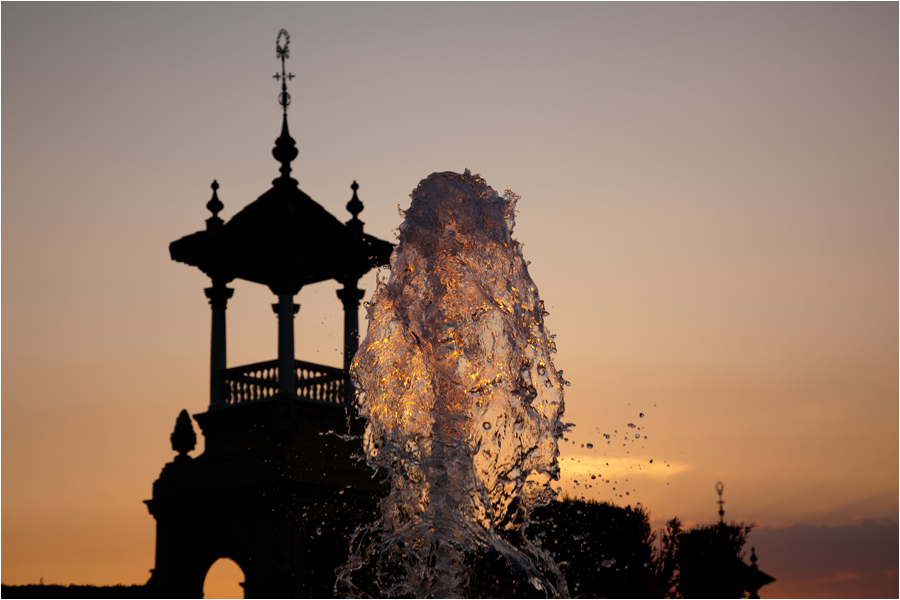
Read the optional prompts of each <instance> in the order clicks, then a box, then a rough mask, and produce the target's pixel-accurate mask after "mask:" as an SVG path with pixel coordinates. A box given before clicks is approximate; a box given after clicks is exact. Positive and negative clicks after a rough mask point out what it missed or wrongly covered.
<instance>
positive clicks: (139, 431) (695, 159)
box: [0, 3, 898, 595]
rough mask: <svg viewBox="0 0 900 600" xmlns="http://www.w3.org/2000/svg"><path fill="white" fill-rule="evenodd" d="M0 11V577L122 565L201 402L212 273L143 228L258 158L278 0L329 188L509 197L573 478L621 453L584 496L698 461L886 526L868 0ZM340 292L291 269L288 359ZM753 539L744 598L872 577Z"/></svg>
mask: <svg viewBox="0 0 900 600" xmlns="http://www.w3.org/2000/svg"><path fill="white" fill-rule="evenodd" d="M0 10H2V91H3V94H2V109H3V110H2V130H3V136H2V150H3V153H2V170H3V179H2V194H3V197H2V284H3V288H2V289H3V294H2V315H3V317H2V375H3V378H2V401H3V402H2V417H3V419H2V484H3V488H2V489H3V495H2V500H3V504H2V506H3V509H2V510H3V512H2V515H3V528H2V548H3V554H2V559H3V562H2V566H3V571H2V578H3V582H4V583H7V584H22V583H33V582H36V581H38V579H39V578H44V581H45V582H59V583H94V584H112V583H119V582H121V583H138V582H143V581H146V579H147V578H148V576H149V571H148V570H149V569H150V568H151V567H152V566H153V564H152V563H153V544H154V522H153V519H152V517H151V516H150V515H149V514H148V513H147V510H146V508H145V506H144V505H143V504H142V500H145V499H147V498H149V497H150V493H151V484H152V482H153V480H154V479H155V478H156V477H157V476H158V474H159V471H160V469H161V468H162V466H163V465H164V464H165V463H166V462H167V461H169V460H171V458H172V456H173V452H172V450H171V449H170V445H169V440H168V436H169V434H170V433H171V431H172V428H173V426H174V423H175V418H176V416H177V414H178V412H179V411H180V410H181V409H182V408H187V409H188V410H189V411H190V412H192V413H198V412H202V411H203V410H205V407H206V403H207V398H208V390H207V385H208V379H207V378H208V359H209V357H208V343H209V341H208V336H209V308H208V305H207V302H206V299H205V297H204V296H203V291H202V288H204V287H206V286H207V285H208V280H207V279H206V278H205V276H203V275H202V274H201V273H200V272H199V271H197V270H196V269H191V268H188V267H186V266H184V265H180V264H176V263H173V262H172V261H171V260H170V259H169V257H168V249H167V247H168V243H169V242H171V241H172V240H175V239H177V238H179V237H181V236H183V235H186V234H188V233H191V232H193V231H196V230H199V229H201V228H202V227H203V226H204V224H203V221H204V219H206V218H207V217H208V215H209V213H208V212H207V211H206V209H205V208H204V205H205V203H206V202H207V200H208V199H209V194H210V190H209V184H210V182H211V181H212V180H213V179H217V180H218V181H219V183H220V184H221V188H220V189H219V197H220V198H221V200H222V202H223V203H224V204H225V209H224V211H223V212H222V216H223V217H224V218H226V219H227V218H230V217H231V216H232V215H234V214H235V212H237V211H238V210H239V209H240V208H242V207H243V206H245V205H246V204H247V203H249V202H251V201H252V200H254V199H255V198H256V197H257V196H259V195H260V194H261V193H262V192H264V191H265V190H266V189H268V187H269V184H270V181H271V180H272V179H273V178H274V177H275V176H276V175H277V164H276V163H275V161H274V160H273V159H272V157H271V154H270V149H271V147H272V144H273V141H274V139H275V137H277V135H278V133H279V126H280V122H279V118H280V112H279V111H280V108H279V107H278V105H277V102H276V100H277V92H278V84H277V82H275V81H274V80H273V79H272V78H271V75H272V74H274V73H275V71H276V69H277V68H278V66H279V65H278V64H277V61H276V59H275V52H274V47H275V37H276V34H277V32H278V30H279V29H280V28H281V27H285V28H287V29H288V30H289V31H290V33H291V36H292V43H291V59H290V61H289V63H288V67H289V69H290V70H291V71H293V72H294V73H295V74H296V75H297V77H296V78H295V79H294V80H293V81H292V82H291V87H290V91H291V94H292V97H293V104H292V107H291V112H290V123H291V132H292V134H293V136H294V138H295V139H296V140H297V145H298V148H299V151H300V155H299V157H298V159H297V160H296V161H295V162H294V175H295V177H296V178H297V179H298V180H299V182H300V187H301V188H302V189H303V190H304V191H305V192H307V193H308V194H309V195H310V196H312V197H313V198H314V199H316V200H317V201H318V202H319V203H320V204H322V205H323V206H324V207H325V208H327V209H328V210H330V211H331V212H332V213H333V214H335V215H337V216H338V217H339V218H341V219H342V220H345V219H347V218H349V215H348V214H347V213H346V211H345V209H344V205H345V204H346V202H347V200H349V198H350V189H349V185H350V183H351V182H352V181H353V180H354V179H356V180H357V181H358V182H359V184H360V190H359V194H360V198H361V199H362V200H363V202H364V203H365V205H366V209H365V211H364V212H363V213H362V214H361V215H360V218H362V219H363V220H364V221H365V222H366V231H368V232H370V233H372V234H374V235H377V236H379V237H381V238H383V239H393V235H392V233H391V232H392V230H393V229H394V228H395V227H396V226H397V225H399V223H400V221H401V219H400V217H399V216H398V213H397V206H398V205H400V206H401V207H406V206H407V205H408V202H409V198H408V194H409V192H410V191H411V190H412V189H413V188H414V187H415V185H416V184H417V183H418V181H419V180H420V179H422V178H424V177H426V176H427V175H428V174H430V173H431V172H434V171H444V170H454V171H460V172H461V171H462V170H463V169H465V168H466V167H468V168H470V169H472V171H473V172H478V173H480V174H481V175H482V176H483V177H484V178H485V179H486V180H487V182H488V183H489V184H490V185H492V186H493V187H494V188H495V189H497V190H499V191H501V192H502V191H503V190H504V189H506V188H510V189H512V190H514V191H515V192H517V193H518V194H520V195H521V197H522V200H521V201H520V202H519V211H520V213H519V215H518V218H517V226H516V237H517V238H518V239H519V240H520V241H521V242H523V243H524V245H525V248H524V254H525V258H526V259H528V260H530V261H531V262H532V265H531V267H530V270H531V275H532V277H533V279H534V280H535V282H536V283H537V285H538V286H539V288H540V291H541V296H542V297H543V298H544V300H545V301H546V304H547V308H548V310H549V311H550V317H549V318H548V320H547V323H548V326H549V327H550V329H551V330H552V332H553V333H555V334H557V339H556V341H557V345H558V347H559V353H558V355H557V357H556V365H557V366H558V367H559V368H562V369H564V371H565V377H566V379H568V380H570V381H571V382H572V385H571V387H570V388H568V390H567V394H568V395H567V399H566V401H567V413H566V417H567V420H569V421H572V422H574V423H575V424H576V428H575V429H574V431H573V433H572V434H571V435H570V436H569V438H570V443H568V444H566V445H565V446H564V448H563V459H564V472H565V473H566V477H567V480H566V485H568V486H569V487H570V489H573V490H578V493H579V494H581V493H584V492H583V488H581V487H578V488H574V487H572V486H573V485H574V484H572V483H571V480H573V479H576V478H578V477H579V474H589V473H595V472H600V473H602V474H603V475H604V477H603V478H604V479H607V478H610V476H614V477H616V478H618V479H615V480H616V481H621V482H623V483H622V484H620V485H615V486H614V485H613V484H612V483H611V484H609V485H605V484H604V485H596V484H595V485H594V487H593V488H592V489H590V490H588V492H587V495H589V496H591V497H594V498H597V499H612V498H613V497H614V494H615V495H616V496H617V495H618V494H619V493H620V492H621V491H622V490H627V491H628V492H629V496H628V497H627V498H616V499H617V500H618V501H620V502H625V501H626V500H627V501H629V502H632V503H633V502H642V503H643V504H645V505H646V506H648V507H649V508H650V510H651V513H652V516H653V518H654V522H655V523H660V522H661V521H663V520H665V519H668V518H671V517H672V516H676V515H677V516H679V517H681V518H682V519H684V520H686V521H688V522H701V521H706V520H709V519H712V518H714V517H715V516H716V515H715V511H716V509H717V507H716V505H715V500H716V495H715V491H714V484H715V482H716V481H719V480H722V481H723V482H724V483H725V500H726V502H727V504H726V511H727V516H728V517H730V518H734V519H740V520H746V521H753V522H756V523H758V524H759V525H760V526H763V527H764V528H768V529H771V531H774V532H801V533H802V532H808V531H812V529H803V528H804V527H806V528H816V527H818V528H826V529H827V531H831V532H844V531H845V530H846V531H853V532H856V531H862V529H853V528H854V527H862V525H861V524H864V523H875V524H880V526H882V527H887V528H888V530H891V531H893V535H894V536H896V535H897V515H898V458H897V457H898V454H897V444H898V409H897V397H898V389H897V379H898V378H897V375H898V373H897V364H898V351H897V330H898V320H897V305H898V298H897V289H898V279H897V273H898V262H897V247H898V233H897V223H898V204H897V199H898V167H897V165H898V137H897V131H898V118H897V106H898V59H897V56H898V29H897V22H898V8H897V5H896V4H892V3H879V4H801V5H795V4H789V5H785V4H751V5H747V4H727V5H723V4H702V5H695V4H666V5H659V4H635V5H619V4H577V5H546V4H515V3H510V4H506V3H504V4H474V5H473V4H453V5H444V4H437V5H433V4H428V5H420V4H402V5H378V4H366V5H358V4H345V3H341V4H329V5H318V4H300V5H284V4H278V5H262V6H260V5H252V6H249V5H244V4H228V5H221V4H202V5H196V4H190V5H185V4H177V5H172V4H166V5H159V4H127V5H126V4H89V5H87V4H46V3H40V4H10V3H4V4H3V6H2V9H0ZM234 287H235V288H236V292H235V295H234V298H233V299H232V300H231V301H230V303H229V307H228V327H229V340H228V342H229V365H232V366H233V365H241V364H247V363H250V362H256V361H260V360H269V359H273V358H275V355H276V322H275V319H274V317H273V315H272V314H271V309H270V308H269V305H270V304H271V302H272V301H273V299H272V295H271V293H270V292H269V291H268V290H266V289H263V288H261V287H260V286H254V285H252V284H249V283H245V282H237V283H236V284H235V285H234ZM362 287H365V288H366V289H367V290H368V291H369V292H371V290H372V288H373V282H372V277H371V276H370V277H369V278H368V280H367V281H366V282H365V285H363V286H362ZM334 289H335V286H334V285H333V284H320V285H317V286H313V287H310V288H307V289H304V290H302V291H301V293H300V294H299V295H298V297H297V298H296V301H297V302H299V303H300V304H301V305H302V308H301V309H300V313H299V315H298V319H297V324H296V339H297V344H296V347H297V357H298V358H301V359H306V360H312V361H314V362H320V363H325V364H332V365H339V364H340V352H339V345H340V339H341V338H340V335H341V325H342V315H341V307H340V304H339V302H338V301H337V298H336V297H335V296H334ZM641 412H643V413H644V414H645V416H644V418H639V416H638V415H639V413H641ZM629 422H633V423H635V424H636V425H638V426H640V427H642V430H641V431H640V433H641V434H642V435H643V436H645V437H646V439H644V437H642V438H641V439H640V440H636V441H631V442H628V443H627V445H626V446H624V447H623V446H622V443H623V441H622V436H623V431H624V430H625V429H626V428H627V427H626V426H627V423H629ZM614 431H618V433H617V434H614V433H613V432H614ZM629 431H631V430H629ZM604 433H608V434H610V435H614V436H616V437H613V438H611V440H610V442H611V443H610V444H606V439H605V438H603V435H602V434H604ZM587 443H592V444H593V446H594V447H593V449H590V450H588V449H587V448H586V447H585V448H582V447H581V445H582V444H587ZM650 459H653V460H654V462H653V464H652V465H651V464H650V463H649V460H650ZM606 463H609V465H607V464H606ZM666 465H668V466H666ZM598 470H599V471H598ZM626 479H627V483H624V482H625V480H626ZM613 480H614V479H611V481H613ZM612 487H616V488H617V491H616V492H613V491H612ZM848 528H849V529H848ZM768 529H767V530H768ZM816 531H819V530H818V529H817V530H816ZM866 531H868V530H866ZM758 534H759V535H760V540H761V542H763V541H764V540H766V539H775V538H774V537H772V536H774V535H775V534H771V535H769V534H765V535H764V534H763V532H762V531H760V532H758ZM766 535H769V537H768V538H767V537H766ZM785 535H787V533H785ZM798 535H799V534H798ZM804 535H806V534H804ZM835 535H837V533H836V534H835ZM842 535H843V534H842ZM804 539H806V538H804ZM810 539H811V538H810ZM751 541H753V535H751ZM820 545H821V544H820ZM893 548H894V550H893V552H894V554H893V555H890V556H888V557H887V559H886V560H887V562H886V563H885V564H888V565H890V564H891V563H892V564H893V567H892V569H893V571H890V572H888V574H887V575H885V577H887V579H886V581H888V583H890V582H891V581H892V582H893V588H890V587H889V586H888V587H887V588H886V589H889V590H890V589H893V590H894V593H895V592H896V589H897V588H896V585H897V572H896V566H897V555H896V548H897V544H896V543H895V544H894V545H893ZM757 550H758V554H759V555H760V566H761V567H762V568H763V569H764V570H767V571H769V572H771V573H772V574H773V575H775V576H776V577H779V582H778V583H776V584H773V585H772V586H771V587H769V588H766V590H764V591H768V594H769V595H778V594H780V595H796V594H801V593H803V592H802V591H797V590H804V589H806V590H811V589H817V590H819V592H817V593H818V594H825V593H827V590H829V589H832V590H841V592H840V593H842V594H843V595H847V594H853V593H854V592H853V591H852V590H853V589H857V590H858V589H862V588H852V587H851V588H845V587H839V586H840V585H849V584H847V583H846V582H848V581H849V582H851V583H852V582H853V581H859V580H860V579H864V580H868V581H871V580H872V577H874V576H873V575H871V574H865V575H864V576H863V575H860V573H862V571H859V570H857V571H852V572H849V575H847V576H846V577H843V578H841V577H838V576H837V575H836V574H834V573H830V574H829V573H825V574H823V573H819V572H815V571H811V572H810V573H811V574H806V575H802V577H806V578H807V579H805V580H801V579H800V578H801V574H800V573H801V570H800V567H797V570H796V571H792V572H790V573H788V572H787V571H786V570H785V571H783V572H779V569H778V566H777V565H776V564H772V563H771V562H767V555H766V552H767V551H768V552H769V556H773V557H774V556H775V555H776V554H777V552H776V549H774V548H772V549H771V550H766V548H764V547H760V546H758V547H757ZM820 550H821V549H820ZM828 551H829V552H839V549H833V550H828ZM854 568H856V567H854ZM862 568H863V567H859V569H862ZM879 568H881V567H879ZM885 568H886V569H887V568H888V567H885ZM784 569H788V567H786V566H785V567H784ZM880 572H881V571H879V573H880ZM803 573H806V572H805V571H803ZM792 577H793V579H791V578H792ZM854 577H856V579H854ZM829 578H830V579H829ZM803 581H806V582H807V583H805V584H804V583H803ZM835 582H842V583H835ZM814 583H815V585H818V586H820V587H815V585H813V584H814ZM791 585H793V586H794V587H790V586H791ZM804 585H806V587H803V586H804ZM776 586H781V587H778V588H776ZM829 586H831V587H829ZM835 586H838V587H835ZM823 589H824V590H826V592H822V591H821V590H823ZM847 589H850V590H851V591H850V592H848V591H846V590H847Z"/></svg>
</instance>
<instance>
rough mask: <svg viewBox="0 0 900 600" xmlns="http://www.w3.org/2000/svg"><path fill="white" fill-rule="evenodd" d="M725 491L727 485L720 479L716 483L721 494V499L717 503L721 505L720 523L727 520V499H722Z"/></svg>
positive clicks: (717, 490)
mask: <svg viewBox="0 0 900 600" xmlns="http://www.w3.org/2000/svg"><path fill="white" fill-rule="evenodd" d="M724 491H725V485H724V484H723V483H722V482H721V481H720V482H719V483H717V484H716V492H718V494H719V500H718V501H717V502H716V504H718V505H719V523H724V522H725V506H724V505H725V501H724V500H722V492H724Z"/></svg>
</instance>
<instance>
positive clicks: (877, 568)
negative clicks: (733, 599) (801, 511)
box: [748, 520, 900, 598]
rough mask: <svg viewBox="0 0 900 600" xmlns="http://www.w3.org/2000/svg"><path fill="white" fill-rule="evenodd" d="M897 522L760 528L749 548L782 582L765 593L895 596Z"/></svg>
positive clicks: (770, 573)
mask: <svg viewBox="0 0 900 600" xmlns="http://www.w3.org/2000/svg"><path fill="white" fill-rule="evenodd" d="M898 543H900V526H898V523H896V522H879V521H871V520H867V521H861V522H859V523H856V524H853V525H843V526H836V527H829V526H813V525H794V526H793V527H787V528H779V529H775V528H759V529H755V530H754V531H753V532H752V533H751V534H750V539H749V543H748V545H750V546H753V547H755V548H756V554H757V556H758V557H759V562H758V565H759V568H760V569H762V570H763V571H765V572H766V573H768V574H769V575H772V576H773V577H775V578H776V581H775V583H773V584H771V585H769V586H766V587H765V588H763V590H762V591H761V595H765V596H777V597H783V598H791V597H822V598H853V597H856V598H894V597H896V596H897V587H898V569H897V563H898V558H900V556H898Z"/></svg>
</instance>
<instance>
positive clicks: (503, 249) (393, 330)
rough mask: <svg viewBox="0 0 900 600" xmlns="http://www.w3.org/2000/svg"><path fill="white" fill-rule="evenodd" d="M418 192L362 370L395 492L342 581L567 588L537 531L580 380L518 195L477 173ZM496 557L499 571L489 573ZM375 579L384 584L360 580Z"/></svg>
mask: <svg viewBox="0 0 900 600" xmlns="http://www.w3.org/2000/svg"><path fill="white" fill-rule="evenodd" d="M411 197H412V203H411V205H410V208H409V209H408V210H407V211H406V212H405V213H402V215H403V216H404V217H405V220H404V221H403V223H402V224H401V226H400V228H399V240H400V242H399V245H398V247H397V248H396V250H395V251H394V253H393V255H392V257H391V273H390V277H389V278H388V279H387V280H386V281H379V283H378V287H377V289H376V291H375V293H374V296H373V299H372V301H371V304H370V305H369V307H368V316H367V319H369V321H370V322H369V329H368V333H367V335H366V338H365V340H364V341H363V344H362V346H361V347H360V349H359V351H358V352H357V354H356V356H355V358H354V361H353V364H352V367H351V376H352V378H353V382H354V384H355V386H356V388H357V390H358V392H359V396H358V405H359V409H360V413H361V414H362V416H364V417H365V418H366V419H367V420H368V425H367V429H366V434H365V441H364V447H365V452H366V458H367V460H368V461H369V463H370V464H371V465H372V466H374V467H376V468H378V469H379V470H383V472H385V473H387V476H388V477H389V482H390V494H389V495H388V496H387V497H386V498H384V499H383V500H382V501H381V509H382V517H381V520H380V521H379V522H378V523H376V524H374V525H372V526H370V527H369V528H367V529H365V530H363V531H360V532H358V534H357V536H356V539H355V541H354V548H353V555H352V556H351V559H350V560H349V561H348V562H347V563H346V564H345V565H344V566H343V567H342V568H341V569H339V570H338V575H339V578H338V591H339V592H341V593H344V594H347V595H351V596H353V595H364V594H371V595H377V596H409V595H412V596H414V597H419V598H425V597H452V596H465V595H498V594H503V590H500V589H494V591H493V593H491V594H488V593H485V592H487V591H490V590H492V589H493V588H491V587H490V585H491V584H492V583H495V584H496V585H497V586H509V585H515V584H513V583H511V582H513V581H518V582H527V585H528V586H530V587H528V588H527V590H530V592H529V591H527V590H526V591H524V592H522V593H525V594H526V595H532V596H534V595H536V594H540V595H547V596H557V595H565V594H566V593H567V590H566V586H565V579H564V578H563V577H562V575H561V574H560V572H559V570H558V569H557V567H556V564H555V563H554V561H553V560H552V558H550V557H549V556H548V555H547V554H546V553H544V552H543V551H541V550H540V548H539V547H537V546H536V545H535V544H534V543H532V542H531V541H529V540H528V539H527V537H526V536H525V535H524V529H525V525H526V523H527V521H528V517H529V513H530V511H531V509H532V507H535V506H537V505H540V504H544V503H546V502H549V501H550V500H551V499H552V498H553V497H554V493H555V492H554V490H553V488H552V487H551V482H553V481H555V480H557V479H558V477H559V466H558V461H557V459H558V456H559V451H558V448H557V441H558V438H559V437H560V436H561V435H562V432H563V431H564V429H565V427H564V425H563V424H562V422H561V421H560V419H561V417H562V414H563V410H564V402H563V388H564V385H565V383H566V382H565V380H564V379H563V378H562V374H561V372H558V371H557V370H556V369H555V368H554V366H553V361H552V358H551V356H552V354H553V353H554V352H555V351H556V348H555V344H554V342H553V340H552V337H551V336H550V335H549V334H548V332H547V329H546V328H545V326H544V317H545V315H546V314H547V313H546V311H545V310H544V305H543V302H542V301H541V299H540V297H539V296H538V289H537V286H536V285H535V284H534V282H533V281H532V279H531V277H530V276H529V274H528V269H527V264H526V262H525V260H524V258H523V256H522V246H521V244H519V243H518V242H517V241H516V240H514V239H513V237H512V231H513V227H514V220H515V206H516V202H517V200H518V196H517V195H516V194H514V193H513V192H511V191H508V190H507V191H506V193H504V194H503V195H500V194H498V193H497V192H495V191H494V190H493V189H492V188H491V187H489V186H488V185H487V184H486V183H485V181H484V180H483V179H481V177H480V176H478V175H472V174H471V173H470V172H469V171H468V170H466V172H465V173H464V174H462V175H460V174H458V173H451V172H446V173H434V174H432V175H431V176H429V177H427V178H426V179H424V180H422V181H421V182H420V183H419V185H418V186H417V187H416V189H415V190H414V191H413V193H412V194H411ZM485 561H487V562H485ZM488 563H490V564H492V565H494V566H492V567H491V568H490V569H489V571H490V573H489V577H488V578H489V579H490V578H493V579H495V581H493V582H491V581H485V578H484V577H483V576H481V575H478V576H475V575H473V574H475V573H479V570H478V569H479V565H481V568H482V569H483V567H484V565H486V564H488ZM496 565H502V569H500V570H501V571H503V570H505V571H504V572H505V573H506V574H503V573H500V572H499V571H498V569H497V567H496ZM364 572H365V573H368V575H367V576H363V575H362V573H364ZM498 573H499V574H498ZM366 577H368V584H367V585H369V586H371V589H369V590H364V589H362V587H361V586H357V585H356V582H357V581H359V580H360V578H366ZM475 579H478V581H476V580H475ZM486 586H487V587H486Z"/></svg>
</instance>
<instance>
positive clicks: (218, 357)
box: [203, 281, 234, 408]
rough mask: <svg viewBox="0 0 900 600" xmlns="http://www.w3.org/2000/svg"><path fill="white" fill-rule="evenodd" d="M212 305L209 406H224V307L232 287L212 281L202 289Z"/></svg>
mask: <svg viewBox="0 0 900 600" xmlns="http://www.w3.org/2000/svg"><path fill="white" fill-rule="evenodd" d="M203 291H204V292H205V293H206V297H207V298H209V305H210V307H212V335H211V336H210V338H211V339H210V349H209V407H210V408H216V407H218V406H225V394H226V390H225V376H224V373H223V371H224V370H225V368H226V364H227V361H228V355H227V353H226V350H225V307H226V305H227V304H228V299H229V298H231V296H232V294H234V289H232V288H229V287H225V284H224V283H217V282H215V281H213V285H212V287H208V288H206V289H204V290H203Z"/></svg>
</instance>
